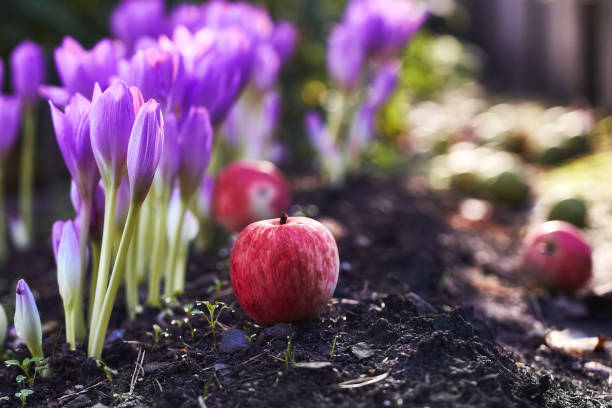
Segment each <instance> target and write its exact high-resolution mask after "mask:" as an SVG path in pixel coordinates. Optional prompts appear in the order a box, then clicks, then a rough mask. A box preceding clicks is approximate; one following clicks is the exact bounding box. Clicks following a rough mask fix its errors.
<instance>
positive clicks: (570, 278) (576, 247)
mask: <svg viewBox="0 0 612 408" xmlns="http://www.w3.org/2000/svg"><path fill="white" fill-rule="evenodd" d="M592 264H593V261H592V258H591V247H590V246H589V244H587V242H586V240H585V238H584V236H583V235H582V232H581V231H580V230H579V229H578V228H576V227H575V226H573V225H572V224H570V223H568V222H565V221H548V222H545V223H544V224H542V225H541V226H539V227H538V228H536V229H535V230H534V231H533V232H532V233H531V234H529V236H527V238H526V239H525V242H524V244H523V269H524V270H525V272H527V273H529V274H530V275H531V276H532V277H534V278H536V280H538V281H540V282H541V283H543V284H545V285H546V286H548V287H551V288H554V289H559V290H563V291H567V292H573V291H575V290H578V289H580V288H581V287H582V286H583V285H584V284H585V283H586V281H587V280H589V278H590V277H591V273H592Z"/></svg>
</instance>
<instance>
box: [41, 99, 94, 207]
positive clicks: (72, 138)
mask: <svg viewBox="0 0 612 408" xmlns="http://www.w3.org/2000/svg"><path fill="white" fill-rule="evenodd" d="M49 106H50V107H51V118H52V119H53V127H54V128H55V135H56V137H57V144H58V145H59V148H60V151H61V152H62V156H63V157H64V161H65V162H66V167H68V171H69V172H70V175H71V176H72V179H73V180H74V181H75V182H76V183H77V187H78V191H79V194H80V196H81V198H83V199H87V201H89V199H90V198H91V197H92V196H93V193H94V189H95V188H96V185H97V184H98V181H99V180H100V172H99V171H98V167H97V166H96V162H95V158H94V153H93V150H92V147H91V138H90V131H89V130H90V120H89V119H90V115H89V113H90V109H91V102H89V100H88V99H86V98H85V97H84V96H82V95H81V94H78V93H77V94H76V95H74V96H73V97H72V98H71V99H70V104H69V105H68V106H67V107H66V113H62V112H61V111H60V110H59V109H57V108H56V107H55V106H54V105H53V103H52V102H51V101H49Z"/></svg>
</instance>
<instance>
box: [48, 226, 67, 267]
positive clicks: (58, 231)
mask: <svg viewBox="0 0 612 408" xmlns="http://www.w3.org/2000/svg"><path fill="white" fill-rule="evenodd" d="M65 224H66V221H62V220H57V221H55V222H54V223H53V227H51V246H52V247H53V256H54V257H55V261H56V262H57V250H58V249H59V244H60V241H61V239H62V231H63V230H64V225H65Z"/></svg>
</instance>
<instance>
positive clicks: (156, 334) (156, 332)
mask: <svg viewBox="0 0 612 408" xmlns="http://www.w3.org/2000/svg"><path fill="white" fill-rule="evenodd" d="M147 336H151V337H153V341H154V342H155V344H159V340H160V339H161V338H168V337H169V336H170V334H168V332H167V331H164V330H162V328H161V327H159V324H154V325H153V332H147Z"/></svg>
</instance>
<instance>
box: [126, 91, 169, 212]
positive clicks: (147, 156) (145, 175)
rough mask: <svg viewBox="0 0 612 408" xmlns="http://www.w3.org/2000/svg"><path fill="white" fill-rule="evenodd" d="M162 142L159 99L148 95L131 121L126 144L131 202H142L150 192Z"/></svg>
mask: <svg viewBox="0 0 612 408" xmlns="http://www.w3.org/2000/svg"><path fill="white" fill-rule="evenodd" d="M163 144H164V121H163V119H162V114H161V111H160V107H159V103H157V102H156V101H155V100H154V99H150V100H149V101H148V102H147V103H145V104H144V105H143V107H142V109H140V112H139V113H138V115H137V116H136V120H135V121H134V127H133V128H132V133H131V135H130V143H129V146H128V158H127V167H128V179H129V182H130V191H131V199H132V202H133V203H138V204H140V203H142V202H143V201H144V199H145V198H146V197H147V194H148V193H149V189H150V188H151V183H152V182H153V177H154V176H155V172H156V171H157V166H158V165H159V160H160V158H161V154H162V148H163Z"/></svg>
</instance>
